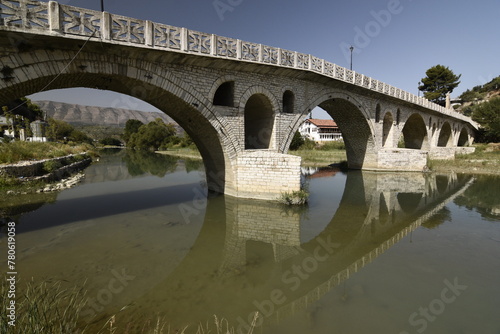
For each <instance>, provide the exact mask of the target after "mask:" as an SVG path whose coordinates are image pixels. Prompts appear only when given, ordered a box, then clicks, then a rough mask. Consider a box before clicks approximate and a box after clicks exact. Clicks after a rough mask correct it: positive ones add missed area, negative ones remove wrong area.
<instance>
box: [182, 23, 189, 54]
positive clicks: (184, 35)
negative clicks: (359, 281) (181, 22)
mask: <svg viewBox="0 0 500 334" xmlns="http://www.w3.org/2000/svg"><path fill="white" fill-rule="evenodd" d="M181 50H182V51H185V52H187V51H188V50H189V45H188V30H187V29H186V28H181Z"/></svg>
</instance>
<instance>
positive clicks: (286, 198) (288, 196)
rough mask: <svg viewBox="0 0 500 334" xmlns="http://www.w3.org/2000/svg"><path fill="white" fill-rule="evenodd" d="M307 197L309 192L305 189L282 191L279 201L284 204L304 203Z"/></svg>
mask: <svg viewBox="0 0 500 334" xmlns="http://www.w3.org/2000/svg"><path fill="white" fill-rule="evenodd" d="M308 199H309V193H308V192H307V191H306V190H303V189H302V190H298V191H292V192H284V193H282V194H281V198H280V199H279V201H280V202H281V203H283V204H285V205H304V204H306V203H307V201H308Z"/></svg>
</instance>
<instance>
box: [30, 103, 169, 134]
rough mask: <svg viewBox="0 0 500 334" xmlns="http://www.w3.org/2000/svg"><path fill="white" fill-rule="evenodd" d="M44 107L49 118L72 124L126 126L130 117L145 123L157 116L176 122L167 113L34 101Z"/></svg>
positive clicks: (166, 121) (41, 107)
mask: <svg viewBox="0 0 500 334" xmlns="http://www.w3.org/2000/svg"><path fill="white" fill-rule="evenodd" d="M33 103H35V104H37V105H38V106H39V107H40V109H42V110H43V111H44V112H45V113H46V114H47V116H46V117H47V118H54V119H57V120H61V121H65V122H67V123H69V124H72V125H105V126H115V127H120V128H124V127H125V123H126V122H127V121H128V120H129V119H136V120H139V121H141V122H142V123H144V124H147V123H149V122H152V121H154V120H155V119H157V118H160V119H162V120H163V121H164V122H165V123H175V121H174V120H173V119H172V118H170V117H169V116H167V115H166V114H163V113H159V112H147V111H140V110H130V109H123V108H111V107H97V106H84V105H79V104H71V103H64V102H56V101H46V100H42V101H33Z"/></svg>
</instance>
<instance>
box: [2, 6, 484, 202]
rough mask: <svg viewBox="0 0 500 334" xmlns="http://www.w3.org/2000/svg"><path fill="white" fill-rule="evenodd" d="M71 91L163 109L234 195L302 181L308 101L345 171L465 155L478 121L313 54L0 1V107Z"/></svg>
mask: <svg viewBox="0 0 500 334" xmlns="http://www.w3.org/2000/svg"><path fill="white" fill-rule="evenodd" d="M70 87H88V88H98V89H105V90H111V91H115V92H119V93H123V94H128V95H131V96H134V97H137V98H140V99H142V100H143V101H145V102H147V103H150V104H151V105H153V106H155V107H157V108H158V109H160V110H162V111H163V112H165V113H166V114H168V115H169V116H171V117H172V118H173V119H174V120H175V121H176V122H178V123H179V124H180V125H181V126H182V127H183V128H184V129H185V130H186V132H187V133H188V134H189V135H190V136H191V137H192V138H193V140H194V142H195V143H196V145H197V147H198V148H199V150H200V152H201V154H202V156H203V160H204V164H205V170H206V173H207V182H208V185H209V188H210V189H211V190H213V191H217V192H222V193H225V194H228V195H232V196H237V197H248V198H261V199H274V198H276V197H277V196H279V194H280V193H281V192H284V191H294V190H298V189H300V158H299V157H296V156H291V155H288V154H287V151H288V147H289V145H290V142H291V140H292V137H293V134H294V133H295V131H296V130H297V129H298V127H299V125H300V124H301V123H302V121H303V120H304V119H305V117H306V116H307V114H308V113H309V112H310V111H311V110H312V109H313V108H314V107H316V106H320V107H321V108H323V109H325V110H326V111H327V112H328V113H329V114H330V115H331V116H332V117H333V118H334V119H335V121H336V122H337V124H338V125H339V127H340V130H341V131H342V135H343V138H344V141H345V143H346V148H347V159H348V163H349V167H351V168H355V169H373V170H378V169H381V170H414V171H415V170H422V169H423V168H424V166H425V165H426V160H427V157H428V156H431V157H442V158H453V157H454V155H455V154H456V153H457V152H460V153H465V152H468V151H470V150H471V148H469V147H467V146H468V145H470V144H471V143H472V142H473V138H474V132H475V130H476V129H477V125H476V124H475V123H474V122H472V121H471V120H470V119H469V118H467V117H465V116H463V115H461V114H458V113H456V112H454V111H453V110H450V109H445V108H443V107H440V106H438V105H436V104H433V103H431V102H429V101H427V100H425V99H423V98H420V97H417V96H415V95H413V94H411V93H408V92H405V91H403V90H401V89H398V88H396V87H393V86H390V85H388V84H385V83H383V82H380V81H378V80H375V79H372V78H369V77H367V76H364V75H362V74H360V73H356V72H354V71H350V70H348V69H346V68H344V67H341V66H338V65H335V64H333V63H330V62H327V61H325V60H322V59H319V58H317V57H315V56H312V55H308V54H302V53H298V52H294V51H289V50H284V49H280V48H276V47H270V46H265V45H261V44H256V43H250V42H244V41H241V40H238V39H233V38H227V37H221V36H216V35H213V34H207V33H202V32H198V31H193V30H189V29H186V28H178V27H173V26H169V25H165V24H159V23H154V22H150V21H143V20H138V19H133V18H129V17H123V16H119V15H114V14H111V13H107V12H98V11H93V10H88V9H82V8H76V7H72V6H68V5H61V4H58V3H57V2H54V1H49V2H39V1H33V0H0V103H1V104H5V103H7V102H9V101H12V100H13V99H15V98H19V97H22V96H25V95H30V94H33V93H37V92H40V91H44V90H50V89H60V88H70ZM89 103H91V101H89ZM401 136H402V137H403V138H404V142H405V148H398V140H399V138H400V137H401Z"/></svg>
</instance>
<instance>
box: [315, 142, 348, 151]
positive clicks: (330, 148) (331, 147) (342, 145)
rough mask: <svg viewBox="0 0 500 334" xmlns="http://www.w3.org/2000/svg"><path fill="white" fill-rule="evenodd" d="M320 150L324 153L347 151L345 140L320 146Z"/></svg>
mask: <svg viewBox="0 0 500 334" xmlns="http://www.w3.org/2000/svg"><path fill="white" fill-rule="evenodd" d="M318 150H322V151H333V150H345V143H344V141H343V140H336V141H330V142H327V143H325V144H323V145H321V146H319V147H318Z"/></svg>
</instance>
